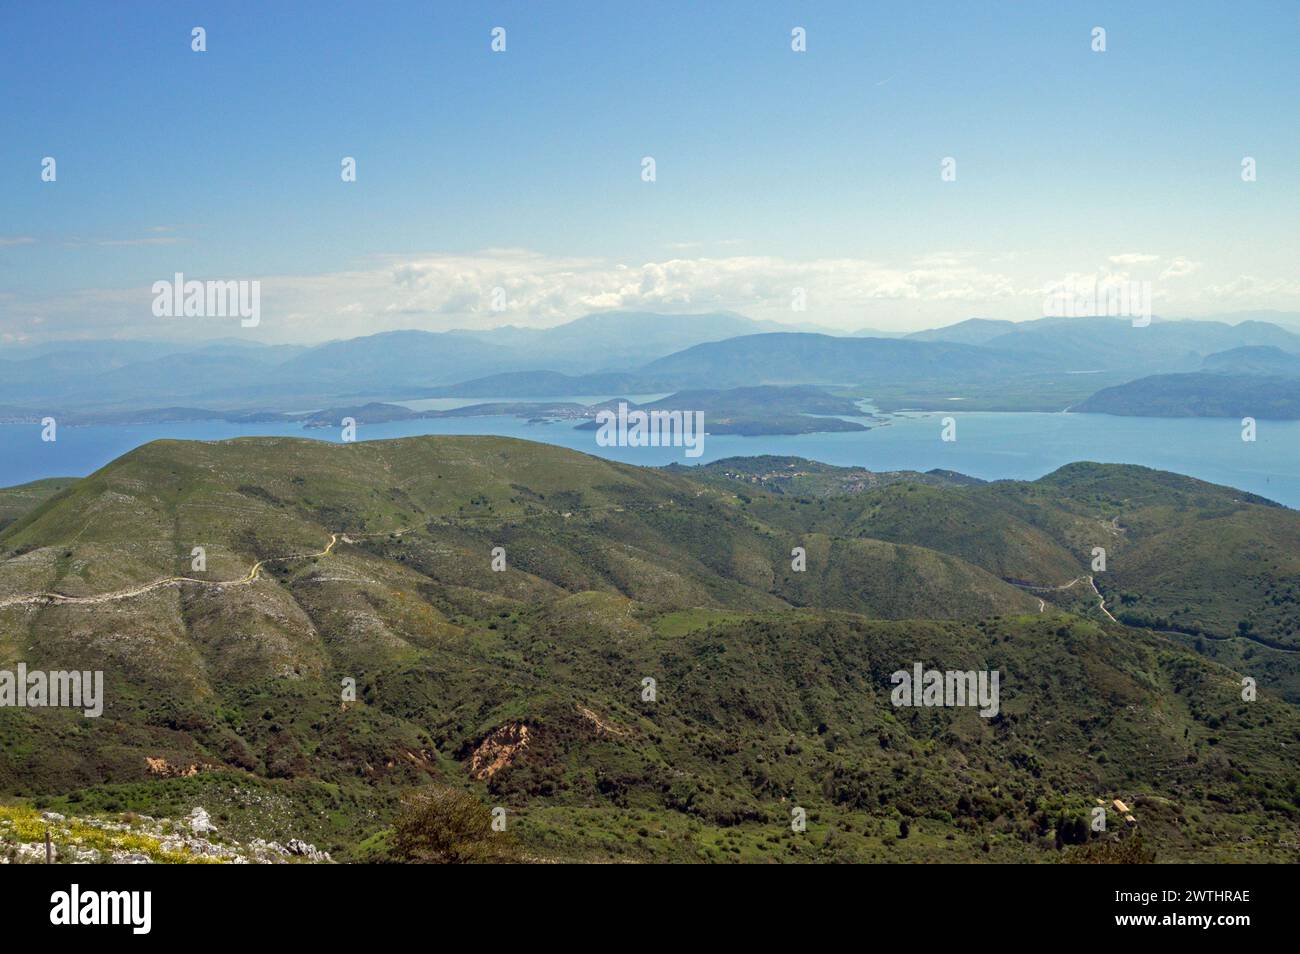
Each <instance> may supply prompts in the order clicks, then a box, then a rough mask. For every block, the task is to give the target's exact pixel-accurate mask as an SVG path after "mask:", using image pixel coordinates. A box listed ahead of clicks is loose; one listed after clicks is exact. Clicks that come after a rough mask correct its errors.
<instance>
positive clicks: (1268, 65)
mask: <svg viewBox="0 0 1300 954" xmlns="http://www.w3.org/2000/svg"><path fill="white" fill-rule="evenodd" d="M1137 6H1139V5H1132V4H1088V3H1064V2H1062V3H1050V2H1047V3H1009V2H1008V3H996V2H994V3H988V4H968V3H919V4H911V3H909V4H901V3H900V4H892V5H887V4H863V3H816V4H813V3H762V2H759V3H716V2H715V3H686V2H656V3H653V4H631V3H608V2H606V3H572V2H562V3H561V2H557V3H547V4H535V3H522V2H521V3H475V4H461V3H457V4H451V3H418V4H416V3H386V2H380V3H373V4H358V3H313V4H310V5H308V4H297V3H289V2H277V3H273V4H254V3H230V2H223V3H212V4H197V3H196V4H187V3H174V2H169V3H152V2H140V3H59V2H43V3H14V2H10V3H7V4H6V8H5V14H4V19H5V29H4V30H3V32H2V33H0V83H2V84H3V88H4V90H5V91H6V95H5V97H4V106H3V107H2V108H3V115H2V117H0V118H2V120H3V129H4V135H3V137H0V208H2V209H3V217H2V218H0V335H3V336H4V337H3V338H2V339H0V340H3V341H26V340H34V339H39V338H41V337H48V336H54V337H60V336H83V335H88V336H95V337H109V336H123V335H135V336H147V335H151V334H164V335H165V334H167V332H168V331H171V330H172V329H170V328H169V329H165V330H159V329H157V327H156V322H155V320H154V319H152V316H151V314H150V312H149V302H150V297H149V295H148V287H149V285H151V284H152V283H153V282H154V281H156V280H158V279H161V278H167V277H170V276H171V275H172V274H173V273H174V272H176V271H184V272H185V273H186V274H187V277H198V278H212V279H222V280H227V279H243V278H247V279H259V280H261V281H262V282H263V297H264V302H265V304H264V312H265V314H266V318H265V320H264V321H263V323H262V325H261V326H260V327H259V329H258V330H257V332H256V333H257V334H259V335H261V336H262V337H264V338H265V339H266V340H317V339H321V338H326V337H337V336H340V335H344V334H363V333H368V332H370V331H377V330H385V329H388V328H393V327H427V328H430V329H438V328H445V327H458V326H480V327H481V326H485V325H490V324H498V323H503V322H513V323H520V324H539V323H540V324H548V323H554V322H556V321H560V320H564V319H565V318H572V317H578V316H579V315H580V314H583V313H585V312H587V311H591V310H596V309H599V308H604V307H625V308H640V309H646V310H665V311H703V310H711V309H715V308H731V309H734V310H738V311H742V312H744V313H746V314H751V315H754V316H756V317H764V318H773V319H776V320H786V321H805V322H814V323H818V324H824V325H829V326H833V327H842V328H857V327H862V326H867V325H869V326H874V327H886V328H907V327H919V326H925V325H931V324H937V323H943V322H946V321H950V320H959V319H960V318H963V317H967V316H969V315H975V314H980V315H988V316H990V317H1007V318H1014V319H1023V318H1029V317H1034V315H1035V314H1036V312H1037V311H1038V310H1039V309H1040V304H1041V297H1042V296H1041V289H1042V287H1043V286H1044V284H1045V283H1049V282H1054V281H1060V280H1062V279H1064V278H1066V277H1067V276H1071V275H1097V274H1106V275H1120V276H1124V277H1128V278H1131V279H1135V280H1136V279H1144V280H1151V281H1152V282H1153V284H1154V286H1155V294H1156V306H1157V310H1158V311H1164V312H1165V313H1168V314H1210V313H1219V312H1231V311H1236V310H1242V309H1260V308H1278V309H1286V310H1300V270H1298V266H1297V260H1298V256H1297V252H1300V247H1298V245H1300V243H1298V242H1297V226H1296V223H1297V222H1300V199H1298V198H1297V196H1300V189H1297V186H1298V185H1300V181H1298V180H1300V176H1298V174H1297V165H1298V164H1300V132H1298V130H1297V123H1296V121H1295V120H1296V116H1297V108H1296V107H1297V105H1300V103H1298V100H1300V83H1298V82H1297V71H1296V63H1297V60H1298V57H1297V46H1298V45H1300V6H1297V4H1295V3H1293V2H1277V3H1249V2H1248V3H1237V4H1226V3H1180V4H1178V5H1176V6H1171V5H1165V4H1143V5H1140V8H1139V9H1132V7H1137ZM194 26H203V27H204V28H205V29H206V31H207V45H208V49H207V52H204V53H195V52H193V51H192V50H191V49H190V31H191V28H192V27H194ZM495 26H502V27H504V28H505V29H506V31H507V34H506V39H507V49H506V51H505V52H504V53H499V54H498V53H493V52H492V51H491V50H490V47H489V43H490V31H491V29H492V28H493V27H495ZM796 26H802V27H804V28H806V30H807V38H808V39H807V46H808V49H807V52H806V53H795V52H793V51H792V50H791V48H790V31H791V29H792V28H793V27H796ZM1096 26H1101V27H1104V28H1105V29H1106V41H1107V49H1106V52H1104V53H1095V52H1093V51H1092V49H1091V48H1090V42H1091V39H1090V33H1091V30H1092V29H1093V27H1096ZM44 156H53V157H55V158H56V160H57V163H58V179H57V181H56V182H54V183H46V182H42V181H41V179H40V162H41V159H42V157H44ZM343 156H354V157H355V158H356V160H357V164H358V181H356V182H355V183H343V182H342V181H341V180H340V176H339V163H340V160H341V158H342V157H343ZM643 156H653V157H654V159H655V161H656V164H657V170H656V171H657V180H656V181H655V182H653V183H647V182H643V181H642V179H641V174H640V173H641V165H640V164H641V159H642V157H643ZM949 156H951V157H954V158H955V159H956V160H957V167H956V168H957V179H956V181H954V182H942V181H941V180H940V176H939V163H940V161H941V159H943V158H944V157H949ZM1245 156H1251V157H1254V158H1255V160H1256V162H1257V167H1258V181H1255V182H1251V183H1244V182H1242V180H1241V175H1240V163H1241V160H1242V158H1243V157H1245ZM497 286H503V287H506V288H507V289H508V290H509V292H510V307H509V309H508V310H507V311H506V312H504V313H499V312H489V311H488V310H487V308H486V306H485V305H484V297H485V294H486V292H487V291H488V290H489V289H490V288H492V287H497ZM793 287H801V288H806V289H807V290H808V308H807V311H806V312H802V313H797V314H791V309H790V304H789V303H790V298H791V295H790V289H791V288H793ZM151 322H153V324H151ZM230 332H231V329H230V328H227V327H216V326H212V327H205V328H204V329H203V330H202V332H201V333H205V334H206V333H212V334H228V333H230Z"/></svg>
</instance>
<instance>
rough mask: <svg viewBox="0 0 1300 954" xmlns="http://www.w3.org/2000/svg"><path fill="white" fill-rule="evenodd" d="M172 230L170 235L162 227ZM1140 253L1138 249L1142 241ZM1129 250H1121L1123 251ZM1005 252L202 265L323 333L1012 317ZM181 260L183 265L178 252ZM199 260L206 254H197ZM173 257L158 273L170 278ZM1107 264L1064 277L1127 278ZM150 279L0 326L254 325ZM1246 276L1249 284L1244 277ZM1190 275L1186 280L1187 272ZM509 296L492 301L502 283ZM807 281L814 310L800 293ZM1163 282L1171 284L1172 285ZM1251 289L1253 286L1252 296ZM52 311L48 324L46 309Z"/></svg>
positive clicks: (213, 331)
mask: <svg viewBox="0 0 1300 954" xmlns="http://www.w3.org/2000/svg"><path fill="white" fill-rule="evenodd" d="M162 237H170V236H165V235H164V236H162ZM1133 254H1135V255H1136V254H1137V253H1133ZM1119 257H1120V256H1112V257H1111V260H1112V261H1114V260H1115V259H1116V258H1119ZM1011 267H1013V266H1012V265H1011V263H1009V262H1007V261H1006V258H1005V256H1002V257H1001V258H1000V259H999V260H998V264H996V265H995V264H991V263H990V261H988V260H985V259H983V258H982V257H980V256H976V255H974V254H972V253H969V252H963V251H936V252H934V253H931V254H927V255H924V256H919V257H915V258H912V259H910V260H903V261H899V262H893V263H890V262H881V261H877V260H874V259H867V258H820V259H806V260H797V259H789V258H782V257H779V256H755V255H718V256H695V257H665V258H663V259H662V260H657V261H648V262H640V263H629V262H619V261H613V260H610V259H606V258H600V257H576V256H556V255H549V254H544V253H540V252H535V251H530V250H527V249H518V248H490V249H483V250H481V251H478V252H472V253H461V254H453V253H433V254H422V255H391V256H383V257H376V258H371V259H369V260H367V261H365V262H364V263H363V264H362V265H361V266H359V267H357V268H354V269H350V270H347V271H340V272H333V273H327V274H321V275H256V274H231V275H225V274H219V275H214V274H203V275H201V276H200V275H197V274H196V275H195V276H194V277H202V278H205V279H221V280H232V279H234V280H238V279H254V278H256V279H258V280H259V281H260V282H261V305H262V322H261V325H260V326H259V327H258V328H257V329H256V331H255V332H254V331H249V332H247V333H248V334H256V336H257V337H258V338H260V339H262V340H268V341H272V340H273V341H320V340H324V339H328V338H339V337H352V336H356V335H366V334H373V333H375V332H380V331H392V330H397V329H404V328H420V329H425V330H430V331H440V330H447V329H451V328H487V327H492V326H495V325H501V324H516V325H531V326H534V327H540V326H546V325H554V324H559V323H561V322H564V321H569V320H572V319H574V318H578V317H581V316H582V315H585V314H588V313H590V312H593V311H607V310H615V309H625V310H645V311H662V312H678V313H691V312H703V311H714V310H732V311H738V312H741V313H743V314H746V315H749V316H750V317H753V318H760V319H768V320H772V321H782V322H789V323H798V322H815V323H817V324H821V325H826V326H829V327H836V328H841V329H845V330H853V329H857V328H861V327H863V326H864V325H870V326H874V327H879V328H884V329H888V330H908V329H914V328H918V327H929V326H934V325H938V324H945V323H948V322H952V321H959V320H961V319H962V318H968V317H970V316H971V315H974V314H983V315H989V316H997V317H1007V318H1012V319H1016V320H1019V319H1026V318H1035V317H1038V316H1039V315H1041V314H1042V303H1043V299H1044V285H1043V283H1042V280H1041V277H1040V276H1041V271H1039V270H1038V269H1034V270H1032V271H1031V270H1029V269H1028V267H1027V266H1021V267H1019V268H1018V270H1017V271H1016V272H1015V273H1014V274H1012V273H1008V272H1005V271H1003V268H1011ZM1197 267H1198V266H1197V263H1194V262H1191V261H1188V260H1187V259H1184V258H1181V257H1180V258H1174V259H1172V260H1171V261H1170V263H1169V265H1168V267H1167V268H1166V270H1165V275H1164V276H1162V277H1166V278H1172V277H1179V276H1182V275H1187V274H1190V273H1191V272H1192V271H1194V270H1196V268H1197ZM175 270H176V271H185V272H186V273H187V274H188V273H189V272H190V270H191V269H190V268H188V267H183V266H182V265H181V264H180V263H179V262H178V265H177V267H176V269H175ZM194 270H195V271H196V272H197V271H198V269H197V267H195V268H194ZM171 273H172V269H167V270H166V272H165V273H164V274H163V275H160V276H155V277H157V278H164V279H170V278H171ZM1127 277H1128V272H1127V270H1126V269H1124V268H1121V267H1117V266H1109V267H1105V268H1103V269H1101V270H1100V271H1099V273H1095V274H1092V275H1083V274H1081V275H1067V276H1066V280H1067V281H1072V280H1073V281H1082V280H1084V279H1085V278H1086V279H1087V280H1088V281H1090V282H1094V283H1095V282H1098V281H1119V280H1124V279H1127ZM152 280H153V279H152V278H150V279H149V281H148V282H144V281H142V282H141V284H140V285H139V286H138V287H134V288H126V289H121V288H118V289H86V290H81V291H77V292H72V293H67V294H62V295H58V296H45V297H31V296H23V295H17V294H14V295H10V296H8V297H7V298H6V297H4V296H0V334H9V335H15V336H23V335H29V334H36V333H38V329H39V334H57V335H58V336H60V337H76V336H94V337H112V336H122V337H174V336H177V335H180V334H185V335H200V336H210V337H216V336H222V335H229V334H242V333H245V332H243V331H241V330H240V329H239V328H238V324H237V323H235V324H234V325H233V326H232V325H230V324H223V323H222V321H221V320H219V319H206V320H203V323H202V324H200V325H193V324H191V325H182V324H179V323H177V322H176V321H175V320H166V319H157V318H154V317H153V314H152V311H151V307H150V306H151V303H152V300H153V296H152V293H151V291H150V288H149V285H150V284H151V283H152ZM1245 282H1249V283H1250V284H1249V286H1248V287H1247V286H1245V285H1242V284H1240V283H1245ZM1295 286H1296V283H1295V282H1294V281H1291V282H1286V281H1282V282H1275V283H1272V284H1271V285H1270V284H1268V283H1265V282H1262V281H1260V280H1258V279H1254V278H1243V279H1239V280H1238V282H1236V283H1233V282H1229V283H1228V284H1226V285H1218V286H1214V285H1211V286H1210V287H1209V289H1208V290H1206V289H1193V288H1183V290H1182V291H1181V292H1180V293H1179V294H1178V295H1177V297H1176V298H1175V297H1173V296H1172V295H1170V296H1166V295H1163V294H1162V296H1161V297H1162V300H1164V301H1166V302H1167V303H1168V305H1169V306H1170V307H1171V308H1172V307H1175V306H1176V307H1178V308H1181V309H1182V310H1185V311H1191V310H1198V309H1202V306H1204V305H1205V304H1206V303H1207V301H1208V300H1209V299H1213V298H1215V297H1218V298H1232V299H1233V300H1234V301H1241V300H1247V299H1249V300H1251V301H1252V302H1258V303H1259V306H1260V307H1291V306H1292V302H1291V301H1289V300H1288V299H1290V298H1293V297H1294V296H1295V295H1296V294H1297V291H1296V288H1295ZM1179 287H1182V283H1179ZM495 288H501V289H503V290H504V292H505V300H506V303H507V307H506V309H505V310H504V311H493V310H492V307H491V305H492V299H493V289H495ZM796 289H803V291H804V295H805V297H806V301H807V310H806V311H802V312H795V311H794V310H793V309H792V307H791V304H792V300H793V297H794V293H795V290H796ZM1161 291H1162V292H1163V291H1164V290H1163V289H1161ZM1252 296H1253V297H1252ZM38 321H40V322H43V323H44V326H43V327H41V325H38V324H37V322H38Z"/></svg>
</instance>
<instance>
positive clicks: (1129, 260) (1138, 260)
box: [1108, 252, 1160, 265]
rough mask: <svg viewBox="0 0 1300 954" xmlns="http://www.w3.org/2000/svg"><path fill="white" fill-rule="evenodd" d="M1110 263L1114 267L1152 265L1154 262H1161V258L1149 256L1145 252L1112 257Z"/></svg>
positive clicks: (1125, 253)
mask: <svg viewBox="0 0 1300 954" xmlns="http://www.w3.org/2000/svg"><path fill="white" fill-rule="evenodd" d="M1108 261H1109V262H1110V263H1111V264H1112V265H1150V264H1151V263H1152V262H1158V261H1160V256H1159V255H1148V254H1147V253H1145V252H1124V253H1122V254H1119V255H1111V256H1110V257H1109V259H1108Z"/></svg>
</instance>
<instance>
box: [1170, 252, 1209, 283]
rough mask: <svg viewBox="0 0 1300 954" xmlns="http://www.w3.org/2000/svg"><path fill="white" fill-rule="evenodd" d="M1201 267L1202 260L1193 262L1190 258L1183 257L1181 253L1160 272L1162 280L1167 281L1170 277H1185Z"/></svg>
mask: <svg viewBox="0 0 1300 954" xmlns="http://www.w3.org/2000/svg"><path fill="white" fill-rule="evenodd" d="M1200 267H1201V263H1200V262H1193V261H1191V260H1190V259H1186V258H1183V257H1182V256H1181V255H1178V256H1175V257H1174V259H1173V260H1172V261H1171V262H1170V263H1169V265H1168V267H1167V268H1165V270H1164V271H1163V272H1161V273H1160V280H1161V281H1165V280H1167V279H1170V278H1183V277H1184V276H1186V275H1190V274H1192V272H1194V271H1196V270H1197V269H1199V268H1200Z"/></svg>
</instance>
